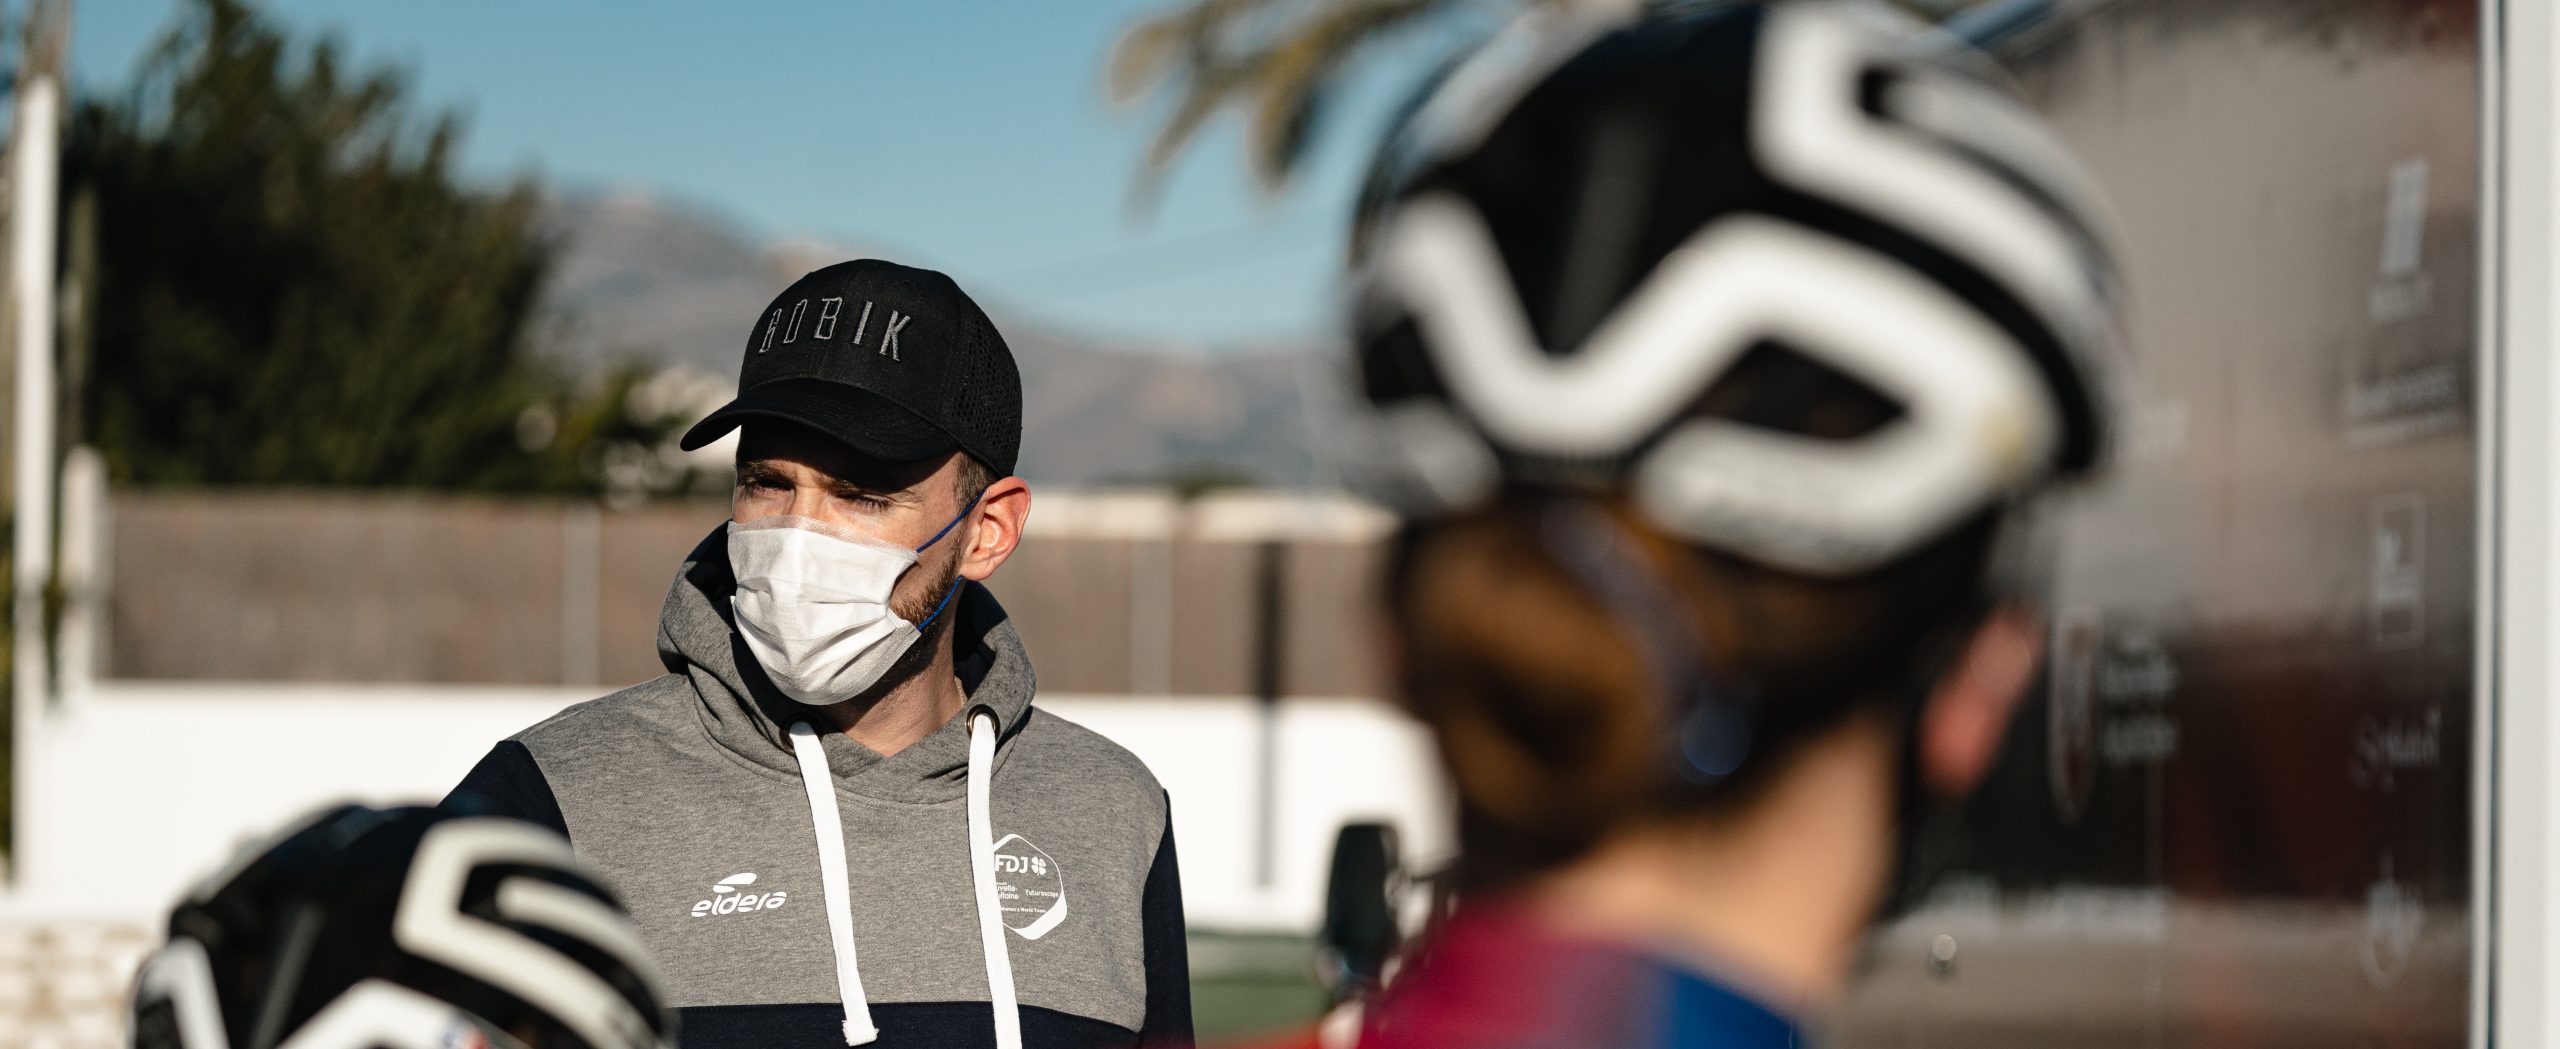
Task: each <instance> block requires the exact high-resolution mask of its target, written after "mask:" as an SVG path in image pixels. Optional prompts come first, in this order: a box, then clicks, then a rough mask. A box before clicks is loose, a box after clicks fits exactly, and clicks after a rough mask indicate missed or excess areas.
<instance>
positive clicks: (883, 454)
mask: <svg viewBox="0 0 2560 1049" xmlns="http://www.w3.org/2000/svg"><path fill="white" fill-rule="evenodd" d="M757 417H765V418H775V419H786V420H789V421H791V422H795V423H799V424H801V425H803V426H807V427H810V428H812V429H815V430H817V431H818V432H820V433H823V434H826V435H827V436H830V437H833V438H835V439H836V440H839V441H843V442H844V443H845V444H846V445H848V446H850V447H851V448H853V449H854V450H855V451H858V452H861V453H863V454H866V455H871V456H876V457H879V458H882V459H887V460H891V461H895V462H914V461H916V460H919V459H930V458H932V457H934V456H937V455H942V454H945V453H948V452H950V451H951V450H953V449H955V448H956V449H958V450H960V451H962V452H966V453H968V455H969V457H970V458H972V459H976V460H977V461H978V462H979V463H981V464H983V465H985V466H986V467H987V468H988V469H991V470H993V471H995V473H996V474H997V476H1003V475H1006V474H1010V473H1012V472H1013V466H1014V458H1015V456H1016V455H1017V454H1018V453H1019V452H1020V451H1021V449H1022V373H1021V372H1020V371H1018V370H1016V369H1015V368H1014V364H1013V351H1012V350H1010V349H1008V348H1006V346H1005V344H1004V336H1003V335H1001V334H999V333H998V332H997V331H996V326H995V322H993V321H990V320H988V319H987V314H986V311H984V310H981V309H979V308H978V304H977V303H975V302H972V301H970V300H969V296H968V293H966V292H963V291H961V290H960V285H959V284H957V283H954V282H953V281H952V279H951V278H950V277H948V276H946V275H944V274H941V273H936V272H934V271H932V270H925V269H917V268H915V267H913V266H901V265H898V264H897V263H894V262H883V261H881V260H879V259H855V260H853V261H851V262H839V263H837V264H835V265H833V266H829V267H827V268H825V269H822V270H817V271H815V272H812V273H810V274H809V275H807V276H805V277H802V278H800V279H799V280H796V281H793V282H792V284H791V287H790V288H788V289H786V290H784V291H783V293H782V295H781V297H779V298H776V299H774V300H773V304H772V305H770V306H767V307H765V310H764V312H763V313H760V314H757V315H756V322H755V327H754V328H753V329H752V330H750V331H749V332H748V333H747V350H746V360H745V362H744V363H742V364H740V365H739V367H738V398H737V399H736V400H733V401H730V402H729V403H728V404H725V405H722V406H721V407H720V410H718V411H715V412H712V413H711V414H710V415H709V416H706V417H704V418H703V420H702V421H701V422H698V423H695V424H693V429H691V430H687V431H685V435H684V439H683V440H682V441H681V442H679V446H680V447H682V448H684V449H685V450H686V451H692V450H693V449H696V448H700V447H702V446H703V445H706V444H709V443H711V442H712V441H715V440H718V439H719V438H720V435H722V434H725V433H728V432H729V431H731V430H734V429H737V428H738V426H739V424H741V423H744V422H745V421H747V420H748V419H750V418H757Z"/></svg>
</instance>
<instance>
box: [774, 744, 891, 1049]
mask: <svg viewBox="0 0 2560 1049" xmlns="http://www.w3.org/2000/svg"><path fill="white" fill-rule="evenodd" d="M791 752H792V753H793V754H794V755H797V756H798V757H799V759H800V785H801V787H803V788H805V789H806V790H807V791H808V792H809V826H810V829H811V830H812V831H814V832H815V833H816V834H817V836H818V882H819V884H820V885H821V886H822V887H824V888H825V890H826V900H827V939H828V940H830V941H832V942H833V945H834V947H835V952H836V998H837V1000H838V1001H841V1002H843V1003H844V1044H846V1045H849V1046H851V1045H864V1044H868V1043H869V1042H871V1041H872V1040H874V1039H877V1038H879V1037H880V1029H879V1028H878V1027H875V1026H872V1023H871V999H870V998H869V997H867V996H865V995H864V994H863V993H862V969H861V967H859V966H857V965H855V964H854V959H853V889H852V886H851V885H850V884H848V882H847V879H846V877H845V862H844V818H843V817H842V816H841V815H839V814H838V813H837V812H836V778H835V774H834V773H832V772H829V771H828V770H827V749H826V747H824V746H822V745H820V744H819V742H818V733H817V730H815V729H812V728H810V727H809V723H808V722H806V721H795V722H792V724H791Z"/></svg>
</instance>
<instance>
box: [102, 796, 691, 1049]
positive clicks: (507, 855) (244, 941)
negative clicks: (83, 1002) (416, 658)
mask: <svg viewBox="0 0 2560 1049" xmlns="http://www.w3.org/2000/svg"><path fill="white" fill-rule="evenodd" d="M132 1020H133V1045H134V1046H135V1049H276V1047H283V1049H482V1047H489V1046H496V1047H501V1049H666V1047H669V1046H672V1045H673V1044H674V1030H673V1021H672V1018H671V1017H670V1015H669V1014H668V1012H667V1011H666V1009H665V1007H664V1005H663V1004H662V998H661V996H660V994H659V991H658V972H657V966H656V965H655V963H653V962H651V961H650V960H649V957H648V955H647V953H646V952H645V951H644V950H643V949H642V948H641V946H640V937H639V934H638V933H637V932H635V931H633V929H632V927H631V922H630V920H629V919H628V918H626V917H624V916H623V913H622V911H621V910H620V908H619V907H618V906H617V905H616V904H615V903H614V901H613V898H612V897H611V896H609V895H607V894H606V893H605V892H604V890H603V889H601V888H599V887H598V885H597V883H596V880H595V877H594V875H592V874H590V873H588V872H587V870H586V868H585V866H584V865H582V864H580V863H579V862H578V861H577V860H576V859H574V858H572V856H571V855H570V852H569V843H568V842H567V841H566V840H565V839H562V838H561V837H560V836H559V835H557V834H554V833H552V832H550V831H548V830H545V829H543V828H541V827H537V826H535V825H533V824H530V823H523V822H519V821H516V820H510V819H499V818H496V817H485V816H466V815H461V814H458V813H455V812H452V811H450V810H444V809H426V808H400V809H370V808H364V807H361V806H353V805H351V806H347V807H344V808H340V809H336V810H334V811H331V812H328V813H325V814H322V815H320V816H318V817H316V818H314V819H311V820H309V821H306V822H304V823H302V824H300V825H298V826H297V827H295V828H294V829H292V830H290V831H288V832H286V834H285V835H284V836H283V837H282V839H281V840H280V841H278V842H277V843H276V844H275V845H273V846H272V847H270V848H267V849H266V850H265V851H263V852H260V853H257V854H254V855H249V856H244V857H243V859H242V860H241V861H240V862H239V863H238V864H235V865H234V866H233V867H232V868H231V869H229V870H226V871H223V872H222V873H220V874H217V875H215V876H214V877H213V878H212V879H211V880H209V881H208V882H206V883H205V884H204V885H203V886H202V887H200V888H199V889H197V890H196V892H195V893H194V894H193V895H191V896H189V897H188V898H187V899H186V900H185V901H184V902H182V903H180V904H179V905H178V909H177V912H176V913H174V914H172V915H170V917H169V942H168V944H167V945H166V946H164V947H162V948H161V949H160V950H159V952H158V953H156V954H154V955H152V956H151V958H150V960H149V961H147V962H145V963H144V964H143V967H142V974H141V976H140V977H139V978H138V979H137V981H136V986H135V989H134V1000H133V1016H132Z"/></svg>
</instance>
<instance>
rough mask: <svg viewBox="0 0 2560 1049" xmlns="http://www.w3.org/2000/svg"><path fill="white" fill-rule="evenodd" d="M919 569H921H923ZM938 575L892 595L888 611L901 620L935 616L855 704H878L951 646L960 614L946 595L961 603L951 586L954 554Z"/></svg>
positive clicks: (956, 562) (956, 572)
mask: <svg viewBox="0 0 2560 1049" xmlns="http://www.w3.org/2000/svg"><path fill="white" fill-rule="evenodd" d="M916 567H917V568H918V569H922V568H923V567H924V566H922V565H918V566H916ZM935 576H936V578H935V579H934V583H933V585H932V586H929V587H925V588H922V589H920V590H918V591H916V592H914V593H912V594H909V595H906V596H903V597H902V596H899V595H897V594H895V593H893V594H891V596H890V599H889V611H891V612H895V613H897V615H898V618H900V619H904V620H906V621H907V622H910V623H922V622H924V620H925V617H927V616H933V622H932V623H931V624H930V625H927V626H926V627H925V628H924V635H923V636H922V637H918V638H916V641H915V644H912V645H908V646H907V650H906V651H905V652H904V653H901V654H900V655H899V656H898V661H897V662H895V663H891V664H889V670H888V672H887V673H884V674H882V675H880V681H879V682H878V683H877V684H874V685H872V686H871V687H870V688H867V689H864V690H863V692H862V694H861V695H859V696H856V697H854V701H855V702H856V703H860V704H862V705H865V706H868V705H870V704H871V703H875V702H878V701H879V699H880V697H882V696H886V695H888V694H890V693H892V692H895V691H897V690H898V689H899V688H900V687H902V686H904V685H905V684H906V683H907V682H909V681H912V680H914V679H915V676H916V675H918V674H921V673H924V671H925V669H926V668H928V667H930V666H932V665H933V656H934V653H935V652H936V651H938V650H940V648H941V647H942V646H943V645H946V644H949V643H950V639H951V621H952V620H953V619H955V618H957V614H956V610H955V609H952V608H951V607H949V606H947V605H945V604H943V595H945V594H950V596H951V603H952V604H958V603H959V601H960V595H958V594H952V593H951V586H952V584H953V583H954V582H957V581H958V580H959V578H960V558H959V555H957V554H954V555H952V557H951V559H950V560H948V561H945V562H943V564H942V567H941V569H940V571H938V572H936V573H935ZM936 609H940V610H941V611H942V614H941V615H939V616H934V615H933V613H934V610H936Z"/></svg>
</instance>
